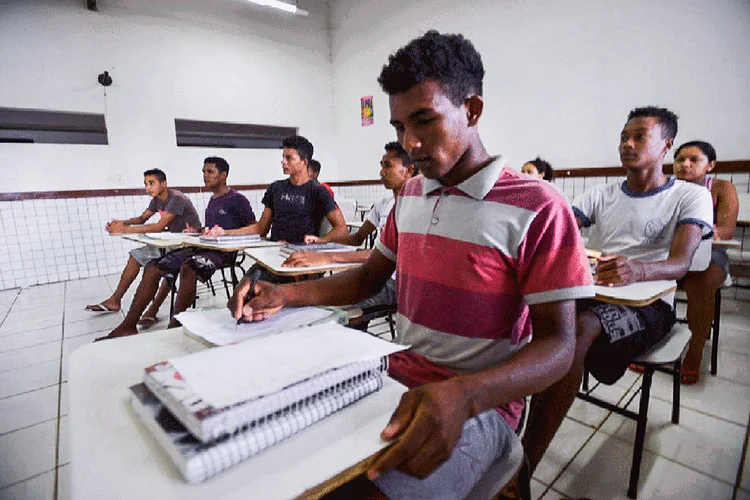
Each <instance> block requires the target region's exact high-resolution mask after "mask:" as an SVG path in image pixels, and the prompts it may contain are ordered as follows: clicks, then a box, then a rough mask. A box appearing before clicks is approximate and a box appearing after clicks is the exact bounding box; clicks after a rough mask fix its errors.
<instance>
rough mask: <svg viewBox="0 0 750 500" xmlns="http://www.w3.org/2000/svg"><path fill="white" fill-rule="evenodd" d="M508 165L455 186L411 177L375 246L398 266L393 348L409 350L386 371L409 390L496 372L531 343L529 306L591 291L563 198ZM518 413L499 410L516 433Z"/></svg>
mask: <svg viewBox="0 0 750 500" xmlns="http://www.w3.org/2000/svg"><path fill="white" fill-rule="evenodd" d="M505 163H506V159H505V158H504V157H498V158H495V159H494V161H492V162H491V163H490V164H489V165H487V166H486V167H484V168H483V169H482V170H480V171H479V172H477V173H476V174H474V175H473V176H472V177H470V178H469V179H466V180H465V181H463V182H462V183H460V184H458V185H457V186H453V187H445V186H443V185H442V184H440V182H439V181H437V180H436V179H426V178H424V177H423V176H417V177H415V178H414V179H411V180H410V181H409V182H408V183H407V184H406V186H404V188H403V189H402V190H401V193H400V195H399V198H398V201H397V203H396V205H395V208H394V209H393V210H392V211H391V214H390V216H389V218H388V222H387V224H386V227H385V230H384V231H383V233H382V236H381V238H380V240H379V241H378V242H377V246H376V248H377V249H378V250H379V251H380V252H381V253H382V254H383V255H384V256H385V257H387V258H388V259H390V260H392V261H394V262H396V272H397V273H398V280H397V282H396V289H397V297H398V315H397V323H398V328H397V331H398V337H397V339H396V342H399V343H401V344H405V345H410V346H412V347H411V349H410V350H409V351H406V352H403V353H397V354H396V355H392V356H391V364H390V367H391V368H390V370H389V372H390V374H391V376H393V377H394V378H396V379H398V380H400V381H401V382H402V383H404V384H405V385H407V386H409V387H414V386H417V385H420V384H423V383H426V382H435V381H440V380H445V379H447V378H450V377H452V376H454V375H456V374H465V373H475V372H479V371H482V370H486V369H488V368H491V367H493V366H497V365H499V364H501V363H502V362H503V361H504V360H505V359H507V358H508V357H509V356H510V355H511V354H513V353H514V352H516V351H517V350H518V349H520V348H521V347H522V346H523V345H525V344H526V343H527V342H528V341H529V340H530V338H531V335H532V325H531V318H530V313H529V305H533V304H541V303H548V302H557V301H562V300H572V299H578V298H584V297H592V296H593V295H594V292H593V284H592V280H591V271H590V268H589V264H588V260H587V259H586V255H585V251H584V247H583V242H582V240H581V238H580V236H579V233H578V227H577V225H576V222H575V218H574V217H573V214H572V212H571V211H570V209H569V208H568V206H567V205H566V202H565V200H564V199H563V197H562V196H560V195H559V194H558V193H557V192H556V191H555V190H554V189H551V188H549V186H544V185H542V183H540V182H538V181H536V180H534V179H532V178H530V177H528V176H525V175H523V174H521V173H519V172H516V171H514V170H512V169H509V168H505ZM397 257H398V258H397ZM522 408H523V402H522V401H515V402H511V403H509V404H507V405H504V406H503V407H501V408H498V410H499V411H500V413H501V414H502V415H503V416H504V417H505V418H506V419H507V420H508V422H509V424H510V425H511V426H513V427H514V428H515V427H516V426H517V425H518V420H519V417H520V413H521V410H522Z"/></svg>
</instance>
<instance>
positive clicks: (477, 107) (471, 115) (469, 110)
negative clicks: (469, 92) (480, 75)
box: [464, 95, 484, 127]
mask: <svg viewBox="0 0 750 500" xmlns="http://www.w3.org/2000/svg"><path fill="white" fill-rule="evenodd" d="M464 104H465V105H466V117H467V119H468V122H469V126H470V127H475V126H476V125H477V123H479V118H480V117H481V116H482V111H483V110H484V99H482V97H481V96H478V95H473V96H471V97H469V98H467V99H466V101H464Z"/></svg>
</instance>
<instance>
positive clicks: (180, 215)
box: [148, 189, 201, 233]
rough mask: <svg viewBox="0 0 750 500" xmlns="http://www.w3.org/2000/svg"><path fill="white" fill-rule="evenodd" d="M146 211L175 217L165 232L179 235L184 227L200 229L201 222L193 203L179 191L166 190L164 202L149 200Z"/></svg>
mask: <svg viewBox="0 0 750 500" xmlns="http://www.w3.org/2000/svg"><path fill="white" fill-rule="evenodd" d="M148 210H149V211H150V212H154V213H157V212H158V213H159V215H161V216H163V215H164V214H165V213H168V214H174V215H176V217H175V218H174V220H173V221H172V222H170V223H169V225H168V226H167V231H169V232H171V233H181V232H182V231H184V230H185V226H186V225H189V226H190V227H201V220H200V217H198V212H197V211H196V210H195V207H194V206H193V203H192V202H191V201H190V200H189V199H188V197H187V196H185V195H184V194H183V193H182V192H181V191H177V190H176V189H167V199H166V200H160V199H159V198H157V197H153V198H151V203H149V204H148Z"/></svg>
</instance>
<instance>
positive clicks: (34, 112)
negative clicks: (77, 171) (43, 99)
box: [0, 108, 109, 144]
mask: <svg viewBox="0 0 750 500" xmlns="http://www.w3.org/2000/svg"><path fill="white" fill-rule="evenodd" d="M0 143H26V144H33V143H48V144H109V142H108V140H107V124H106V123H105V120H104V115H99V114H92V113H73V112H68V111H48V110H43V109H20V108H0Z"/></svg>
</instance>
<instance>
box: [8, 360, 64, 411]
mask: <svg viewBox="0 0 750 500" xmlns="http://www.w3.org/2000/svg"><path fill="white" fill-rule="evenodd" d="M52 361H54V360H52ZM45 363H49V361H45ZM31 366H36V365H31ZM3 373H9V372H3ZM0 375H2V373H0ZM57 384H58V383H57V382H55V383H54V384H49V385H45V386H43V387H37V388H36V389H31V390H30V391H23V392H19V393H18V394H11V395H9V396H2V397H0V401H2V400H4V399H10V398H14V397H16V396H22V395H24V394H30V393H32V392H36V391H41V390H42V389H49V388H50V387H55V386H56V385H57Z"/></svg>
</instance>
